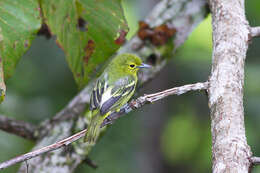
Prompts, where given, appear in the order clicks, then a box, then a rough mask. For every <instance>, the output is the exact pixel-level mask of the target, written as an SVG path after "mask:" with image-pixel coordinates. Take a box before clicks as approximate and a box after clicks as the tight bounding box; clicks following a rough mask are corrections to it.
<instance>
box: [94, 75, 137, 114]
mask: <svg viewBox="0 0 260 173" xmlns="http://www.w3.org/2000/svg"><path fill="white" fill-rule="evenodd" d="M135 85H136V81H135V80H134V79H132V78H129V77H125V78H121V79H119V80H118V81H116V82H115V83H114V84H113V85H111V86H109V85H108V84H107V83H106V81H100V80H99V81H98V82H97V83H96V87H95V88H94V90H93V92H92V96H91V103H90V108H91V110H94V109H97V108H100V114H101V115H105V114H106V113H107V112H109V111H115V110H116V109H118V108H120V107H121V106H122V105H123V104H125V103H127V101H128V100H129V99H130V97H131V95H132V94H133V92H134V89H135Z"/></svg>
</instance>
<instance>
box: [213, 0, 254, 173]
mask: <svg viewBox="0 0 260 173" xmlns="http://www.w3.org/2000/svg"><path fill="white" fill-rule="evenodd" d="M209 3H210V7H211V12H212V26H213V33H212V34H213V56H212V59H213V60H212V62H213V63H212V71H211V76H210V80H209V82H210V86H209V91H208V93H209V107H210V112H211V133H212V145H213V146H212V147H213V148H212V155H213V168H212V169H213V173H224V172H225V173H227V172H230V173H231V172H232V173H233V172H236V173H248V171H249V168H250V161H249V158H250V156H251V155H252V154H251V150H250V147H249V146H248V145H247V140H246V136H245V126H244V108H243V86H244V63H245V58H246V52H247V48H248V40H249V38H248V35H249V26H248V22H247V20H246V17H245V11H244V0H210V1H209Z"/></svg>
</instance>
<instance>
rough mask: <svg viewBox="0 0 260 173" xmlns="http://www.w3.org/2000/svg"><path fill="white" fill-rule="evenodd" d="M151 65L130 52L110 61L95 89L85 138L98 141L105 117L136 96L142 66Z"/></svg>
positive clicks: (89, 141)
mask: <svg viewBox="0 0 260 173" xmlns="http://www.w3.org/2000/svg"><path fill="white" fill-rule="evenodd" d="M149 67H151V66H150V65H147V64H144V63H142V60H141V59H140V58H139V57H137V56H135V55H133V54H127V53H125V54H121V55H118V56H116V57H115V58H114V59H113V60H112V61H111V62H110V63H109V64H108V66H107V67H106V68H105V70H104V72H103V73H102V74H101V75H100V77H99V78H98V79H97V81H96V84H95V87H94V89H93V91H92V93H91V97H90V110H91V120H90V124H89V126H88V130H87V133H86V136H85V142H88V143H89V144H94V143H95V142H96V140H97V137H98V136H99V133H100V129H101V128H100V126H101V124H102V123H103V121H104V119H105V118H106V117H108V116H109V115H110V114H111V113H112V112H118V111H119V110H120V108H121V107H123V106H124V105H125V104H126V103H127V102H128V101H129V99H130V98H131V97H132V96H133V94H134V92H135V87H136V84H137V80H138V77H137V72H138V70H139V69H140V68H149Z"/></svg>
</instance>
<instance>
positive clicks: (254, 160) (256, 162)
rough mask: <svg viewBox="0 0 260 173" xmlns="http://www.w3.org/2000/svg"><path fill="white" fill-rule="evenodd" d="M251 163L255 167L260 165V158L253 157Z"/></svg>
mask: <svg viewBox="0 0 260 173" xmlns="http://www.w3.org/2000/svg"><path fill="white" fill-rule="evenodd" d="M250 161H251V163H252V164H253V165H260V157H251V158H250Z"/></svg>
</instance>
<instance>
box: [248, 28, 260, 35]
mask: <svg viewBox="0 0 260 173" xmlns="http://www.w3.org/2000/svg"><path fill="white" fill-rule="evenodd" d="M250 34H251V37H260V26H258V27H251V29H250Z"/></svg>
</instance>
